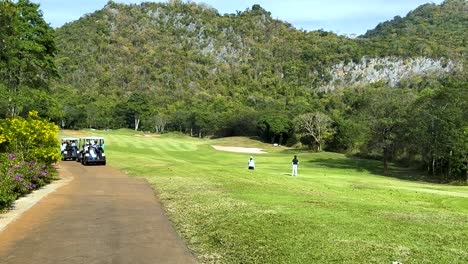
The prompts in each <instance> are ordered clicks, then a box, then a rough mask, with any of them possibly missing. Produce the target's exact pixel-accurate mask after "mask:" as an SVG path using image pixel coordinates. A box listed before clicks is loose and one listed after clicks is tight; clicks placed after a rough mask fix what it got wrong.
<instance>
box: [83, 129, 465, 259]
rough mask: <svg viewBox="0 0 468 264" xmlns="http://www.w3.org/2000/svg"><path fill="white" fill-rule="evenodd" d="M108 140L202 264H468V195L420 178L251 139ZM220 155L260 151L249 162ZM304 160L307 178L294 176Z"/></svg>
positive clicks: (125, 135) (115, 161)
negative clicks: (251, 167)
mask: <svg viewBox="0 0 468 264" xmlns="http://www.w3.org/2000/svg"><path fill="white" fill-rule="evenodd" d="M89 132H91V133H98V132H99V133H100V135H103V136H105V137H106V154H107V157H108V164H109V165H111V166H113V167H116V168H118V169H120V170H122V171H125V172H127V173H128V174H129V175H132V176H137V177H145V178H146V179H147V180H148V181H149V182H150V183H151V184H152V186H153V187H154V189H155V191H156V193H157V195H158V196H159V198H160V199H161V201H162V202H163V204H164V207H165V209H166V211H167V214H168V216H169V217H170V219H171V221H172V222H173V223H174V226H175V228H176V229H177V231H178V233H179V234H180V235H181V236H182V237H183V238H184V239H185V240H186V243H187V245H188V247H189V248H190V249H191V250H192V251H193V252H194V253H195V255H196V256H197V257H198V260H199V261H200V262H202V263H391V262H392V261H400V262H403V263H468V247H467V245H468V188H467V187H463V186H448V185H437V184H430V183H424V182H418V181H415V180H414V178H413V177H411V175H413V174H414V172H412V171H406V170H404V169H401V168H396V167H392V168H391V172H392V173H393V175H392V177H385V176H383V175H381V174H380V172H381V171H382V167H381V163H380V162H378V161H372V160H364V159H355V158H349V157H346V156H344V155H341V154H335V153H308V152H301V151H296V150H290V149H286V148H282V147H272V146H270V145H265V144H261V143H259V142H257V141H254V140H250V139H246V138H225V139H216V140H208V139H195V138H189V137H185V136H181V135H173V134H164V135H161V136H160V137H145V136H142V134H137V133H134V132H130V131H109V132H102V133H101V132H100V131H89ZM211 145H225V146H229V145H232V146H243V147H260V148H263V149H265V150H266V151H268V153H267V154H261V155H254V157H255V161H256V166H257V168H256V170H255V171H248V170H247V160H248V158H249V156H250V154H248V153H247V154H242V153H230V152H222V151H216V150H214V149H213V148H212V147H211ZM294 154H297V155H298V158H299V160H300V164H299V177H297V178H296V177H294V178H293V177H291V176H290V173H291V171H290V167H291V165H290V162H291V159H292V156H293V155H294Z"/></svg>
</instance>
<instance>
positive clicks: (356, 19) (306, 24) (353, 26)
mask: <svg viewBox="0 0 468 264" xmlns="http://www.w3.org/2000/svg"><path fill="white" fill-rule="evenodd" d="M31 1H32V2H35V3H39V4H40V5H41V10H42V12H43V14H44V19H45V20H46V21H47V22H48V23H50V25H51V26H52V27H60V26H62V25H63V24H65V23H67V22H71V21H74V20H77V19H79V18H80V17H81V16H83V15H85V14H88V13H92V12H94V11H96V10H99V9H101V8H103V7H104V5H106V3H107V0H31ZM114 2H116V3H135V4H139V3H141V2H167V1H151V0H146V1H141V0H114ZM191 2H196V3H205V4H207V5H209V6H211V7H213V8H215V9H217V10H218V11H219V13H220V14H224V13H235V12H236V11H244V10H245V9H247V8H250V7H252V5H254V4H259V5H260V6H262V7H263V8H264V9H265V10H267V11H269V12H271V15H272V17H273V18H277V19H280V20H283V21H287V22H289V23H291V24H292V25H293V26H294V27H296V28H297V29H304V30H307V31H310V30H317V29H324V30H326V31H333V32H335V33H337V34H353V33H354V34H357V35H361V34H364V33H366V31H367V30H368V29H373V28H375V26H377V24H378V23H380V22H384V21H386V20H390V19H392V18H393V17H394V16H397V15H399V16H402V17H403V16H405V15H406V14H407V13H408V12H409V11H411V10H414V9H415V8H416V7H418V6H420V5H422V4H425V3H435V4H440V3H442V2H443V0H203V1H199V0H195V1H191Z"/></svg>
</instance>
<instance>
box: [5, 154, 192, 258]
mask: <svg viewBox="0 0 468 264" xmlns="http://www.w3.org/2000/svg"><path fill="white" fill-rule="evenodd" d="M60 171H61V175H62V174H65V175H66V176H68V177H73V180H72V181H71V182H70V183H69V184H68V185H66V186H64V187H61V188H60V189H58V190H57V191H55V192H53V193H51V194H49V195H48V196H47V197H45V198H44V199H42V200H41V201H40V202H38V203H37V204H36V205H34V206H33V207H32V208H31V209H29V210H28V211H26V212H25V213H24V214H23V215H21V217H19V218H18V219H17V220H16V221H14V222H12V223H10V224H9V225H8V226H7V227H6V228H5V229H4V230H3V231H2V232H0V263H1V264H16V263H18V264H28V263H41V264H47V263H51V264H52V263H54V264H56V263H67V264H73V263H80V264H81V263H83V264H93V263H96V264H97V263H99V264H106V263H122V264H127V263H142V264H145V263H184V264H185V263H196V260H195V258H194V257H193V256H192V255H191V254H190V252H189V251H188V249H187V247H186V246H185V245H184V243H183V242H182V240H181V239H180V238H179V237H178V236H177V234H176V233H175V231H174V229H173V228H172V226H171V223H170V222H169V221H168V219H167V217H166V216H165V214H164V211H163V210H162V208H161V205H160V203H159V202H158V200H157V199H156V198H155V195H154V192H153V190H152V189H151V187H150V186H149V184H148V183H147V182H146V181H145V180H143V179H133V178H129V177H127V176H126V175H124V174H123V173H121V172H119V171H117V170H115V169H113V168H111V167H109V166H82V165H81V164H79V163H77V162H72V161H69V162H62V163H61V164H60Z"/></svg>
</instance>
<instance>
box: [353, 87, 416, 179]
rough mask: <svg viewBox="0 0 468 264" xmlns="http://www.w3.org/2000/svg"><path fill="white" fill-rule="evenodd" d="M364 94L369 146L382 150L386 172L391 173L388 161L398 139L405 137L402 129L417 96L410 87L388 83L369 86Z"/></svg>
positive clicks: (364, 112)
mask: <svg viewBox="0 0 468 264" xmlns="http://www.w3.org/2000/svg"><path fill="white" fill-rule="evenodd" d="M364 96H365V97H367V98H366V101H367V102H366V103H367V105H366V106H365V107H364V108H363V112H362V114H363V117H364V118H365V119H366V121H367V124H368V126H369V128H368V129H369V135H368V140H367V147H368V149H371V150H372V149H375V148H377V149H378V150H381V153H382V156H383V165H384V174H385V175H388V162H389V161H390V160H391V158H392V157H393V153H394V152H395V150H396V149H395V147H396V143H397V142H398V141H400V140H401V139H402V136H401V133H399V132H400V130H401V128H402V127H403V126H404V123H405V120H406V118H407V115H408V113H409V112H408V111H409V109H410V108H409V107H410V106H411V104H412V103H413V102H414V100H415V96H414V93H413V92H412V91H410V90H405V89H400V88H391V87H387V86H383V87H378V88H369V90H368V91H366V93H365V95H364Z"/></svg>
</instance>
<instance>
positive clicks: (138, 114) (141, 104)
mask: <svg viewBox="0 0 468 264" xmlns="http://www.w3.org/2000/svg"><path fill="white" fill-rule="evenodd" d="M127 110H128V111H129V113H130V114H131V115H132V116H133V120H134V124H135V131H137V130H138V127H139V125H140V120H141V118H142V117H143V116H144V115H145V114H147V112H148V111H149V103H148V100H147V97H146V95H145V94H143V93H141V92H134V93H132V94H131V95H130V98H128V101H127Z"/></svg>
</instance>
